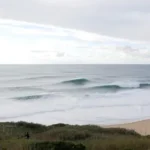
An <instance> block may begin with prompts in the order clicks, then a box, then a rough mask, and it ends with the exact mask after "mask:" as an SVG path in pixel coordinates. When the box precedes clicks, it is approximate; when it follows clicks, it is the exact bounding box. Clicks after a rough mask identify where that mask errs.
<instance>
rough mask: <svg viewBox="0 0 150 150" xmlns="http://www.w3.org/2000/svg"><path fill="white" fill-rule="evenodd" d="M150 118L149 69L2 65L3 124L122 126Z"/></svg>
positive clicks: (0, 105)
mask: <svg viewBox="0 0 150 150" xmlns="http://www.w3.org/2000/svg"><path fill="white" fill-rule="evenodd" d="M148 118H150V65H1V66H0V122H2V121H29V122H35V123H42V124H47V125H48V124H49V125H50V124H54V123H68V124H117V123H125V122H131V121H136V120H141V119H148Z"/></svg>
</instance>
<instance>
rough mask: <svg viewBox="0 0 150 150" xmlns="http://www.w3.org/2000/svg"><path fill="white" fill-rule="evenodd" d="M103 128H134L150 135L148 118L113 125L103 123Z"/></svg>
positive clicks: (140, 132) (138, 131)
mask: <svg viewBox="0 0 150 150" xmlns="http://www.w3.org/2000/svg"><path fill="white" fill-rule="evenodd" d="M103 127H105V128H125V129H129V130H135V131H136V132H137V133H139V134H141V135H150V119H146V120H139V121H134V122H129V123H122V124H115V125H104V126H103Z"/></svg>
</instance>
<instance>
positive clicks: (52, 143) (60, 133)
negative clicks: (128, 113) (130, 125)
mask: <svg viewBox="0 0 150 150" xmlns="http://www.w3.org/2000/svg"><path fill="white" fill-rule="evenodd" d="M26 132H29V133H30V135H31V138H30V139H25V137H24V134H25V133H26ZM0 146H1V148H2V149H3V150H85V149H86V150H150V136H141V135H139V134H138V133H136V132H135V131H133V130H126V129H121V128H102V127H99V126H94V125H84V126H79V125H74V126H73V125H67V124H61V123H60V124H55V125H51V126H44V125H40V124H34V123H27V122H17V123H13V122H5V123H0Z"/></svg>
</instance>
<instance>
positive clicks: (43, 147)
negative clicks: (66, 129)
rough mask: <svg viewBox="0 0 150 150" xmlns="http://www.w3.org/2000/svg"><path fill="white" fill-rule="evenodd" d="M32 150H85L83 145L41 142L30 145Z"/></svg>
mask: <svg viewBox="0 0 150 150" xmlns="http://www.w3.org/2000/svg"><path fill="white" fill-rule="evenodd" d="M30 148H31V150H85V149H86V148H85V146H84V145H82V144H73V143H67V142H40V143H33V144H32V145H30Z"/></svg>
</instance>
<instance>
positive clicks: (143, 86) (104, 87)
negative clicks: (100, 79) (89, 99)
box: [88, 83, 150, 91]
mask: <svg viewBox="0 0 150 150" xmlns="http://www.w3.org/2000/svg"><path fill="white" fill-rule="evenodd" d="M146 88H150V84H149V83H141V84H139V85H138V86H126V87H125V86H120V85H102V86H93V87H90V88H88V89H90V90H105V91H118V90H131V89H146Z"/></svg>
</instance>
